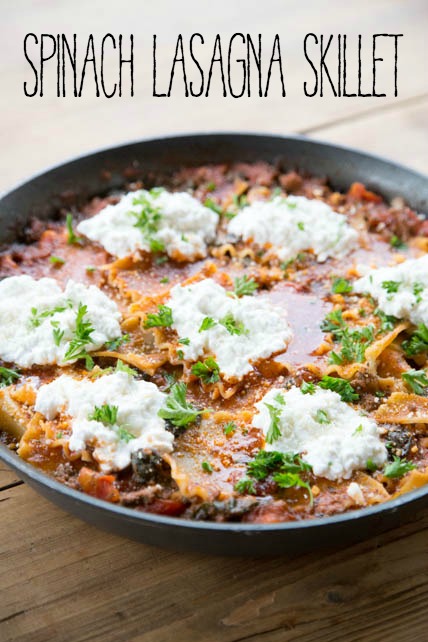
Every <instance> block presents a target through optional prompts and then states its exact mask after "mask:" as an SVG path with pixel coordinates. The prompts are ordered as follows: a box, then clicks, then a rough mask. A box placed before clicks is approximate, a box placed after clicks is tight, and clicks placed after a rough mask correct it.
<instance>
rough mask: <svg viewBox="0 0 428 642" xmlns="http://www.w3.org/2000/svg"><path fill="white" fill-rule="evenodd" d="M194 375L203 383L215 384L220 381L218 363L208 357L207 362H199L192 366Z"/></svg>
mask: <svg viewBox="0 0 428 642" xmlns="http://www.w3.org/2000/svg"><path fill="white" fill-rule="evenodd" d="M191 372H192V374H194V375H195V376H196V377H199V379H200V380H201V381H202V382H203V383H215V382H216V381H219V380H220V369H219V367H218V363H217V362H216V361H215V360H214V359H213V358H212V357H208V358H207V359H205V361H203V362H202V361H198V362H197V363H195V364H194V365H193V366H192V369H191Z"/></svg>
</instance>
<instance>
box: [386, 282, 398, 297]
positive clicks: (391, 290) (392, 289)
mask: <svg viewBox="0 0 428 642" xmlns="http://www.w3.org/2000/svg"><path fill="white" fill-rule="evenodd" d="M400 285H401V282H400V281H383V282H382V287H383V289H384V290H386V291H387V292H388V294H395V293H396V292H398V289H399V287H400Z"/></svg>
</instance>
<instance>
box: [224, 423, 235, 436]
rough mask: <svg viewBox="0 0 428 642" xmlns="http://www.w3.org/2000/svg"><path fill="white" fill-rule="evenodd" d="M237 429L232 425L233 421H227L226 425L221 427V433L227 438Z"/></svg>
mask: <svg viewBox="0 0 428 642" xmlns="http://www.w3.org/2000/svg"><path fill="white" fill-rule="evenodd" d="M237 429H238V426H237V425H236V424H235V423H233V421H228V422H227V424H224V426H223V432H224V434H225V435H226V437H228V436H229V435H232V434H233V433H234V432H235V430H237Z"/></svg>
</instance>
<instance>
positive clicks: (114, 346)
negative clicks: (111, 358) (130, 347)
mask: <svg viewBox="0 0 428 642" xmlns="http://www.w3.org/2000/svg"><path fill="white" fill-rule="evenodd" d="M129 341H130V337H129V334H122V336H121V337H117V338H116V339H112V340H111V341H106V343H105V346H106V348H107V350H111V351H112V352H115V351H116V350H118V348H120V346H123V344H124V343H129Z"/></svg>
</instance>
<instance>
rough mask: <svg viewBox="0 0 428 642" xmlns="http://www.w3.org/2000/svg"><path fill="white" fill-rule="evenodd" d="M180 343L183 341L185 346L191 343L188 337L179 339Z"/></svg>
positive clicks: (182, 343)
mask: <svg viewBox="0 0 428 642" xmlns="http://www.w3.org/2000/svg"><path fill="white" fill-rule="evenodd" d="M178 343H181V345H183V346H189V345H190V339H189V338H188V337H183V338H182V339H179V340H178Z"/></svg>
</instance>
